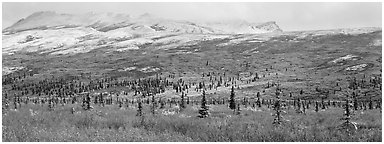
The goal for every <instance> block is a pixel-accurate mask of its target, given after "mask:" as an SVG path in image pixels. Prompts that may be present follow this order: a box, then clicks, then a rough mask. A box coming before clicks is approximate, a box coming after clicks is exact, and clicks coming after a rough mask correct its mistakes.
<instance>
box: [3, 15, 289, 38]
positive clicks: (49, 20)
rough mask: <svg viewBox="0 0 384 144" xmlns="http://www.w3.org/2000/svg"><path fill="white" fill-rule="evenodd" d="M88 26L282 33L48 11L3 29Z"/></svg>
mask: <svg viewBox="0 0 384 144" xmlns="http://www.w3.org/2000/svg"><path fill="white" fill-rule="evenodd" d="M74 27H89V28H93V29H95V30H97V31H101V32H108V31H111V30H117V29H122V28H123V29H129V30H131V32H135V33H151V32H172V33H200V34H204V33H209V34H242V33H265V32H274V31H276V32H280V31H282V30H281V29H280V28H279V27H278V26H277V25H276V23H275V22H266V23H258V24H256V23H249V22H246V21H243V22H242V23H237V22H231V23H228V22H224V23H223V22H215V23H204V24H199V23H196V22H190V21H176V20H170V19H163V18H158V17H155V16H153V15H150V14H143V15H141V16H138V17H130V16H129V15H125V14H115V13H86V14H78V15H74V14H59V13H56V12H51V11H43V12H35V13H33V14H32V15H30V16H28V17H26V18H24V19H21V20H19V21H18V22H16V23H15V24H13V25H12V26H10V27H8V28H5V29H4V30H3V33H17V32H21V31H28V30H43V29H62V28H74Z"/></svg>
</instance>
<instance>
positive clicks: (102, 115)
mask: <svg viewBox="0 0 384 144" xmlns="http://www.w3.org/2000/svg"><path fill="white" fill-rule="evenodd" d="M72 107H75V108H76V110H77V111H76V112H75V113H74V114H71V110H70V109H71V108H72ZM198 108H199V106H198V105H194V106H191V105H188V106H187V108H186V109H184V110H183V111H182V112H180V113H175V114H167V113H166V112H165V111H168V110H169V109H171V108H169V106H166V107H165V108H164V109H157V111H156V114H155V115H152V114H151V113H150V111H149V106H148V105H144V110H143V111H144V113H145V114H144V116H143V117H139V116H135V115H136V111H137V108H136V107H133V106H129V107H123V108H119V107H118V106H117V105H108V106H106V107H99V106H95V108H94V109H92V110H90V111H84V110H82V109H81V108H80V107H79V106H78V105H72V104H69V105H65V106H58V107H57V108H56V109H55V111H48V107H47V105H44V106H41V105H33V104H28V105H23V106H22V107H21V108H20V109H18V110H17V111H14V110H10V111H8V112H7V113H6V114H3V117H2V121H3V126H2V130H3V133H2V138H3V141H4V142H7V141H13V142H15V141H24V142H25V141H27V142H33V141H99V142H100V141H205V142H215V141H221V142H233V141H249V142H264V141H266V142H268V141H285V142H289V141H292V142H293V141H307V142H311V141H317V142H319V141H339V142H348V141H354V142H367V141H368V142H369V141H376V142H378V141H382V137H381V135H382V127H381V121H382V119H381V112H379V110H378V109H374V110H367V111H356V112H355V113H354V116H353V118H352V120H351V121H353V122H356V123H357V127H358V129H357V131H355V132H346V130H345V129H340V130H339V129H338V128H339V126H340V124H341V123H342V122H343V121H342V120H340V118H342V117H343V110H342V109H340V108H332V107H331V108H329V109H326V110H322V111H319V112H315V111H314V110H313V109H310V110H307V112H306V114H299V113H296V112H295V110H294V109H292V108H291V109H287V110H286V112H287V113H286V114H284V115H283V116H284V122H283V124H281V125H277V126H276V125H274V124H272V122H273V119H274V117H273V116H272V115H271V114H272V113H274V112H273V111H271V110H270V109H268V108H266V107H265V106H262V107H261V108H258V107H256V108H255V109H252V108H250V107H248V108H242V111H241V114H240V115H235V114H233V111H231V110H230V109H229V108H227V107H226V106H224V105H211V106H210V112H211V116H210V117H209V118H205V119H201V118H198V117H197V115H198V113H197V111H198V110H197V109H198ZM3 112H4V110H3Z"/></svg>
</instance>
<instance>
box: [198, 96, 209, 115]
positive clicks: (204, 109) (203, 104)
mask: <svg viewBox="0 0 384 144" xmlns="http://www.w3.org/2000/svg"><path fill="white" fill-rule="evenodd" d="M206 104H207V100H206V97H205V90H203V95H202V98H201V107H200V110H199V114H200V115H199V116H198V117H200V118H206V117H208V116H209V111H208V106H207V105H206Z"/></svg>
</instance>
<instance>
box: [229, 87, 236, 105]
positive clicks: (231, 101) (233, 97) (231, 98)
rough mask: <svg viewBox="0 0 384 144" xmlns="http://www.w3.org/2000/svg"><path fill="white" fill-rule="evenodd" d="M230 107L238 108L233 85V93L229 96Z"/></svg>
mask: <svg viewBox="0 0 384 144" xmlns="http://www.w3.org/2000/svg"><path fill="white" fill-rule="evenodd" d="M229 108H230V109H232V110H235V109H236V102H235V89H234V87H233V86H232V89H231V95H230V97H229Z"/></svg>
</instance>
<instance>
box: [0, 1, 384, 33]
mask: <svg viewBox="0 0 384 144" xmlns="http://www.w3.org/2000/svg"><path fill="white" fill-rule="evenodd" d="M381 7H382V4H381V3H377V2H376V3H276V2H275V3H259V2H258V3H256V2H255V3H228V2H226V3H186V2H184V3H148V2H147V3H132V2H131V3H101V2H98V3H97V2H96V3H74V2H72V3H58V2H52V3H3V4H2V16H3V18H2V26H3V27H2V29H4V28H5V27H8V26H10V25H12V24H13V23H15V22H16V21H18V20H19V19H21V18H25V17H27V16H28V15H30V14H32V13H34V12H37V11H56V12H58V13H73V14H76V13H86V12H116V13H126V14H130V15H132V16H137V15H140V14H143V13H150V14H153V15H156V16H159V17H163V18H171V19H179V20H181V19H183V20H188V19H191V20H220V19H244V20H247V21H249V22H266V21H276V22H277V24H278V25H279V26H280V28H281V29H283V30H284V31H292V30H315V29H334V28H353V27H381V15H382V12H381V9H382V8H381Z"/></svg>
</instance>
